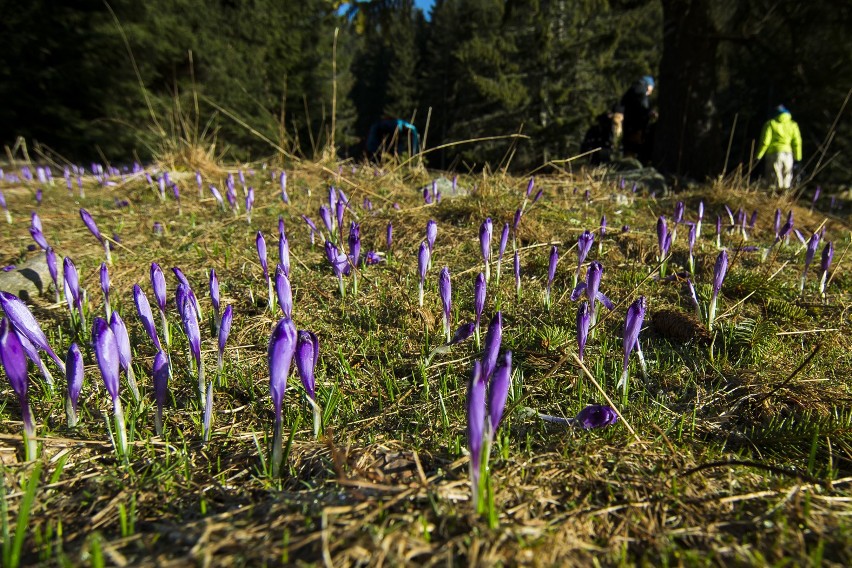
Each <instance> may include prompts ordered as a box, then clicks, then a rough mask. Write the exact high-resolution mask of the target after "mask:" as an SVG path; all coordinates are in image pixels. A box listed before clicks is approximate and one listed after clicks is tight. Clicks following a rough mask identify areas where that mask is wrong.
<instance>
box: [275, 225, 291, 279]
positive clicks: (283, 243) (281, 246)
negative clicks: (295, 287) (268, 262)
mask: <svg viewBox="0 0 852 568" xmlns="http://www.w3.org/2000/svg"><path fill="white" fill-rule="evenodd" d="M278 263H279V264H280V265H281V269H282V270H283V271H284V274H286V275H287V276H288V277H289V276H290V243H289V242H288V241H287V235H285V234H284V232H283V231H282V232H280V233H278Z"/></svg>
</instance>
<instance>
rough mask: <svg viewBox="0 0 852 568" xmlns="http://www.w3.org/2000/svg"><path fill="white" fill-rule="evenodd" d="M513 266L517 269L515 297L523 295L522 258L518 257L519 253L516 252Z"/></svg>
mask: <svg viewBox="0 0 852 568" xmlns="http://www.w3.org/2000/svg"><path fill="white" fill-rule="evenodd" d="M513 265H514V269H515V295H517V296H520V295H521V257H520V256H518V251H517V250H515V255H514V259H513Z"/></svg>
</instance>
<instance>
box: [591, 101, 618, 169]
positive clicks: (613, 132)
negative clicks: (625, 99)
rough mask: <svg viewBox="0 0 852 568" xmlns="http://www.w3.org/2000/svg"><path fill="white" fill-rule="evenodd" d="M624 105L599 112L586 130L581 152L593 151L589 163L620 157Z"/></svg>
mask: <svg viewBox="0 0 852 568" xmlns="http://www.w3.org/2000/svg"><path fill="white" fill-rule="evenodd" d="M623 121H624V107H622V106H621V105H620V104H616V105H613V106H612V107H611V108H610V109H609V110H608V111H607V112H604V113H601V114H599V115H598V116H597V117H596V118H595V123H594V124H593V125H592V126H591V128H589V130H587V131H586V135H585V137H584V138H583V143H582V144H581V145H580V152H583V153H585V152H591V153H590V154H589V163H590V164H592V165H593V166H600V165H603V164H608V163H610V162H612V161H613V160H617V159H618V158H619V157H620V148H619V147H620V143H621V133H622V124H623Z"/></svg>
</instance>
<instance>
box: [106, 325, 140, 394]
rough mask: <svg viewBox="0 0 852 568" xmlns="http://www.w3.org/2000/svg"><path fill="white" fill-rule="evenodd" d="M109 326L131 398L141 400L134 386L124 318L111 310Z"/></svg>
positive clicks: (130, 352)
mask: <svg viewBox="0 0 852 568" xmlns="http://www.w3.org/2000/svg"><path fill="white" fill-rule="evenodd" d="M109 327H110V329H111V330H112V333H113V335H114V336H115V342H116V345H118V362H119V364H120V365H121V368H122V369H124V372H125V374H126V376H127V384H128V386H129V387H130V391H131V392H132V393H133V398H134V399H135V400H136V402H139V401H140V400H141V397H140V396H139V387H138V386H136V378H135V376H134V375H133V366H132V365H131V363H132V362H133V353H132V351H131V349H130V336H128V334H127V326H125V325H124V320H122V319H121V316H120V315H118V312H112V317H111V318H110V322H109Z"/></svg>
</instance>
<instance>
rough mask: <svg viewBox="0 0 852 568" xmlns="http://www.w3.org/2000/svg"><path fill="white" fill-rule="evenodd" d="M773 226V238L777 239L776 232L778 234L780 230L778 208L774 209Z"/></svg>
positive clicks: (779, 212) (779, 211)
mask: <svg viewBox="0 0 852 568" xmlns="http://www.w3.org/2000/svg"><path fill="white" fill-rule="evenodd" d="M774 227H775V239H776V240H778V234H779V231H780V230H781V210H780V209H778V208H776V209H775V222H774Z"/></svg>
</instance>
